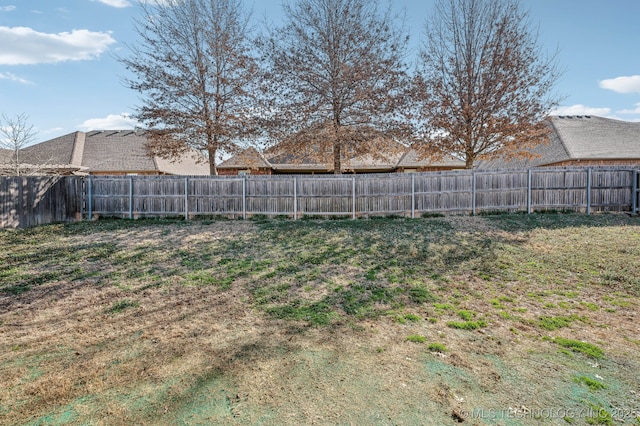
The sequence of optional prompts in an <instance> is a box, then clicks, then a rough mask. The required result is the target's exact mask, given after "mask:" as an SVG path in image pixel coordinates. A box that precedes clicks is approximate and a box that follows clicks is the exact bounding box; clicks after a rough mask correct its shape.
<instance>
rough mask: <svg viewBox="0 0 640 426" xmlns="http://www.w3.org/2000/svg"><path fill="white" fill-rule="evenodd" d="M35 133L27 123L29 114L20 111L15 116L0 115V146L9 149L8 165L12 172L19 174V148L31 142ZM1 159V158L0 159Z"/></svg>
mask: <svg viewBox="0 0 640 426" xmlns="http://www.w3.org/2000/svg"><path fill="white" fill-rule="evenodd" d="M35 136H36V133H35V131H34V130H33V125H31V124H29V116H28V115H26V114H24V113H22V114H18V115H16V116H15V117H9V116H7V115H5V114H2V115H1V116H0V148H3V149H6V150H9V151H11V154H10V155H9V157H10V158H9V165H10V170H11V173H12V174H15V175H16V176H20V175H21V174H22V173H21V166H20V161H21V160H20V150H21V149H22V148H24V147H26V146H27V145H29V144H31V143H32V142H33V141H34V139H35ZM0 160H1V159H0Z"/></svg>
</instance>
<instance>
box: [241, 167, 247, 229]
mask: <svg viewBox="0 0 640 426" xmlns="http://www.w3.org/2000/svg"><path fill="white" fill-rule="evenodd" d="M242 219H244V220H246V219H247V177H246V176H243V177H242Z"/></svg>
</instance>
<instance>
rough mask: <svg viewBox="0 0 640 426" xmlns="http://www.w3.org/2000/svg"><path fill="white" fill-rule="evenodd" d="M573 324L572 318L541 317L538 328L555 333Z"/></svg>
mask: <svg viewBox="0 0 640 426" xmlns="http://www.w3.org/2000/svg"><path fill="white" fill-rule="evenodd" d="M572 322H573V318H571V317H540V318H539V319H538V326H539V327H541V328H544V329H545V330H549V331H553V330H558V329H559V328H564V327H569V326H570V325H571V323H572Z"/></svg>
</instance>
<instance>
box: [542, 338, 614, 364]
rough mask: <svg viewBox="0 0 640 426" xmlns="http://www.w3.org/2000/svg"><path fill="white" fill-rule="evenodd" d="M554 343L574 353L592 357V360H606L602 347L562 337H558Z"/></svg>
mask: <svg viewBox="0 0 640 426" xmlns="http://www.w3.org/2000/svg"><path fill="white" fill-rule="evenodd" d="M554 342H555V343H557V344H558V345H560V346H562V347H563V348H567V349H570V350H572V351H573V352H579V353H582V354H585V355H587V356H590V357H591V358H595V359H601V358H604V351H603V350H602V349H601V348H600V347H598V346H596V345H594V344H592V343H587V342H582V341H579V340H572V339H564V338H562V337H556V338H555V339H554Z"/></svg>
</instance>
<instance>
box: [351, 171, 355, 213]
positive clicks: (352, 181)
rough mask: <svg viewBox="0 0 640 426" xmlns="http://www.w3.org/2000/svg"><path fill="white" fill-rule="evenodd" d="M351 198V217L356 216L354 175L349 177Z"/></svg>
mask: <svg viewBox="0 0 640 426" xmlns="http://www.w3.org/2000/svg"><path fill="white" fill-rule="evenodd" d="M351 199H352V205H353V208H352V210H353V212H352V216H351V218H352V219H355V218H356V177H355V176H354V177H352V178H351Z"/></svg>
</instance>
